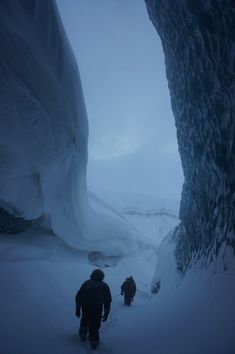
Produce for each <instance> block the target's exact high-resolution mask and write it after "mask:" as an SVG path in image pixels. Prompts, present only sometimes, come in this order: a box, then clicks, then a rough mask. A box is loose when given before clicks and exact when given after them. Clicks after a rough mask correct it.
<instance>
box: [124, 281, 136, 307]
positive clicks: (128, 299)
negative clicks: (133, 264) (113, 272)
mask: <svg viewBox="0 0 235 354" xmlns="http://www.w3.org/2000/svg"><path fill="white" fill-rule="evenodd" d="M135 293H136V285H135V281H134V279H133V277H128V278H126V280H125V281H124V283H123V284H122V286H121V295H123V294H124V304H125V305H128V306H131V303H132V301H133V300H134V296H135Z"/></svg>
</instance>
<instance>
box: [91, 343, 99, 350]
mask: <svg viewBox="0 0 235 354" xmlns="http://www.w3.org/2000/svg"><path fill="white" fill-rule="evenodd" d="M98 345H99V343H95V342H93V343H91V349H93V350H95V349H97V347H98Z"/></svg>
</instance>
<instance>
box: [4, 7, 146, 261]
mask: <svg viewBox="0 0 235 354" xmlns="http://www.w3.org/2000/svg"><path fill="white" fill-rule="evenodd" d="M0 20H1V24H2V27H1V31H0V38H1V48H0V52H1V54H0V83H1V84H0V111H1V131H0V204H1V205H5V206H6V207H7V209H8V210H10V212H11V213H12V214H14V215H17V216H21V217H23V218H25V219H29V220H38V219H40V221H41V220H42V219H43V220H44V225H47V228H51V229H52V231H53V232H54V233H55V234H56V235H58V236H59V237H60V238H61V239H62V240H64V241H65V242H66V243H67V244H69V245H71V246H73V247H76V248H78V249H80V250H90V251H102V252H104V253H105V254H107V253H109V255H116V256H117V255H119V256H120V255H124V254H128V253H131V252H133V249H135V248H136V247H137V243H138V242H139V241H137V240H136V239H138V236H139V235H138V233H136V232H135V230H134V229H132V228H131V227H130V226H129V225H128V223H127V222H126V221H124V220H123V218H122V217H120V218H118V215H117V214H115V213H111V212H110V211H109V212H107V208H106V211H105V213H104V214H103V212H102V211H104V208H103V206H102V205H100V208H99V207H98V203H97V201H96V203H95V204H96V205H95V209H96V211H94V209H93V206H94V198H93V199H92V200H89V198H88V194H87V186H86V168H87V140H88V122H87V114H86V108H85V103H84V98H83V91H82V86H81V82H80V77H79V72H78V67H77V63H76V60H75V58H74V55H73V52H72V50H71V47H70V44H69V42H68V40H67V37H66V34H65V31H64V29H63V25H62V22H61V20H60V17H59V13H58V10H57V7H56V4H55V1H49V0H46V1H41V0H32V1H30V3H27V2H25V1H20V2H17V3H16V2H15V1H14V0H9V1H7V2H4V3H2V4H1V6H0ZM12 142H14V144H13V143H12ZM108 214H109V216H108ZM41 225H42V224H41ZM104 241H105V242H104Z"/></svg>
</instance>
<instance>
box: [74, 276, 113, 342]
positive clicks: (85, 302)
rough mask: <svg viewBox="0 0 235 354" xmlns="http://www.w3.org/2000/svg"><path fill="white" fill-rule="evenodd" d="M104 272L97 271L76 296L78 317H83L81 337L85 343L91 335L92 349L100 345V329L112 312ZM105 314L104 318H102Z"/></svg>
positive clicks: (80, 329)
mask: <svg viewBox="0 0 235 354" xmlns="http://www.w3.org/2000/svg"><path fill="white" fill-rule="evenodd" d="M103 279H104V272H103V271H102V270H101V269H95V270H94V271H93V272H92V273H91V276H90V280H87V281H85V283H83V284H82V286H81V288H80V289H79V290H78V292H77V295H76V299H75V300H76V316H77V317H80V316H81V309H82V318H81V321H80V328H79V335H80V338H81V341H82V342H84V341H85V340H86V338H87V334H88V333H89V336H88V338H89V341H90V344H91V348H92V349H96V348H97V346H98V345H99V328H100V325H101V319H102V321H106V320H107V318H108V315H109V311H110V305H111V302H112V297H111V293H110V289H109V287H108V285H107V284H106V283H105V282H104V281H103ZM102 313H103V317H102Z"/></svg>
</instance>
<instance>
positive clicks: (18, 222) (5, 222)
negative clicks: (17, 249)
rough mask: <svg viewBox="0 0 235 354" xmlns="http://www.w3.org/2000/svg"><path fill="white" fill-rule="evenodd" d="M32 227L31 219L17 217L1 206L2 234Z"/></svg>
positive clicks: (15, 232) (0, 232) (0, 227)
mask: <svg viewBox="0 0 235 354" xmlns="http://www.w3.org/2000/svg"><path fill="white" fill-rule="evenodd" d="M31 227H32V224H31V222H30V221H28V220H24V219H23V218H20V217H16V216H14V215H12V214H10V213H8V212H7V211H6V210H4V209H3V208H0V234H2V233H3V234H18V233H20V232H23V231H25V230H27V229H30V228H31Z"/></svg>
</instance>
